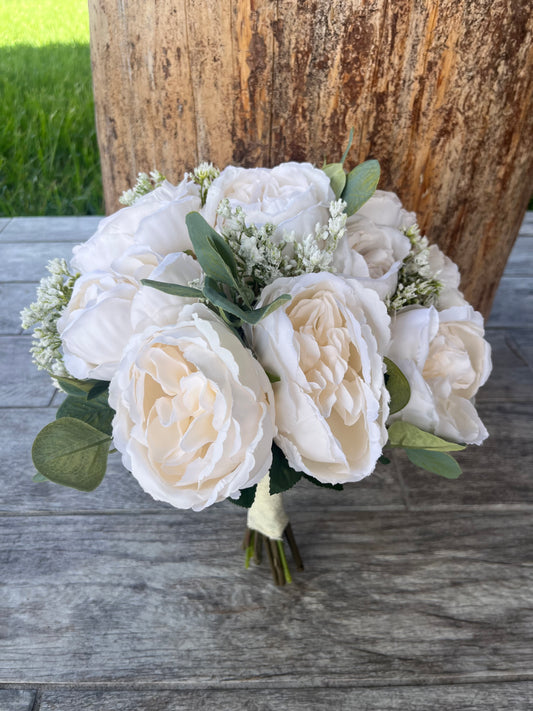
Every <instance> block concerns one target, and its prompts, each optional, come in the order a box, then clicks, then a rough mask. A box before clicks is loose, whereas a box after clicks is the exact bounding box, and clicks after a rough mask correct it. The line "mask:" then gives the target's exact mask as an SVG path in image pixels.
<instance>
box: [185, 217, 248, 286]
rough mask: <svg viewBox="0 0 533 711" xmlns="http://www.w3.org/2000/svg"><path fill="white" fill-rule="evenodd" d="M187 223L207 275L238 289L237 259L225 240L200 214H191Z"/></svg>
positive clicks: (197, 255)
mask: <svg viewBox="0 0 533 711" xmlns="http://www.w3.org/2000/svg"><path fill="white" fill-rule="evenodd" d="M185 222H186V223H187V229H188V230H189V237H190V239H191V242H192V245H193V247H194V252H195V254H196V258H197V260H198V262H199V264H200V266H201V267H202V269H203V270H204V272H205V274H206V275H207V276H208V277H210V278H211V279H214V280H215V281H219V282H222V283H223V284H228V285H229V286H233V287H234V288H236V289H238V284H237V280H236V277H237V265H236V263H235V257H234V256H233V252H232V251H231V249H230V248H229V247H228V245H227V244H226V242H225V240H224V239H223V238H222V237H221V236H220V235H219V234H218V232H215V230H214V229H213V228H212V227H211V225H209V224H208V223H207V222H206V221H205V220H204V218H203V217H202V216H201V215H200V213H198V212H189V214H188V215H187V216H186V218H185Z"/></svg>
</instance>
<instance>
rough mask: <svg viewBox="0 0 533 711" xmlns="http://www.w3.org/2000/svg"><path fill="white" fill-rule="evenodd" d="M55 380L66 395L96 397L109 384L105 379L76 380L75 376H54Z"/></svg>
mask: <svg viewBox="0 0 533 711" xmlns="http://www.w3.org/2000/svg"><path fill="white" fill-rule="evenodd" d="M55 380H57V382H58V384H59V386H60V388H61V390H63V392H65V393H67V395H74V396H75V397H83V398H91V397H96V396H97V395H99V394H100V393H101V392H103V391H104V390H107V388H108V386H109V382H108V381H107V380H76V378H61V377H56V378H55Z"/></svg>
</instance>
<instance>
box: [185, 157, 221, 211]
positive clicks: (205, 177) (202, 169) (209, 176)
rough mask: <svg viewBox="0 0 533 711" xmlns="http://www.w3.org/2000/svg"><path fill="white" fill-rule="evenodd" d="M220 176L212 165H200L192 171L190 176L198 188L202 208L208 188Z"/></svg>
mask: <svg viewBox="0 0 533 711" xmlns="http://www.w3.org/2000/svg"><path fill="white" fill-rule="evenodd" d="M219 175H220V170H219V169H218V168H215V166H214V165H213V164H212V163H206V162H205V161H204V162H203V163H200V165H199V166H198V167H197V168H195V169H194V171H193V173H192V175H191V176H188V177H191V178H192V180H193V181H194V182H195V183H196V184H197V185H199V186H200V200H201V201H202V207H203V206H204V205H205V201H206V199H207V191H208V190H209V186H210V185H211V183H212V182H213V180H214V179H215V178H218V176H219Z"/></svg>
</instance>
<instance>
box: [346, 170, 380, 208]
mask: <svg viewBox="0 0 533 711" xmlns="http://www.w3.org/2000/svg"><path fill="white" fill-rule="evenodd" d="M379 176H380V167H379V163H378V161H377V160H366V161H365V162H364V163H361V164H360V165H358V166H356V167H355V168H354V169H353V170H352V171H351V172H350V173H349V174H348V177H347V178H346V187H345V188H344V190H343V192H342V195H341V197H342V199H343V200H344V202H345V203H346V214H347V215H348V217H349V216H350V215H353V214H354V212H357V210H359V209H360V208H361V207H363V205H364V204H365V202H366V201H367V200H368V199H369V198H371V197H372V195H373V194H374V193H375V192H376V187H377V184H378V182H379Z"/></svg>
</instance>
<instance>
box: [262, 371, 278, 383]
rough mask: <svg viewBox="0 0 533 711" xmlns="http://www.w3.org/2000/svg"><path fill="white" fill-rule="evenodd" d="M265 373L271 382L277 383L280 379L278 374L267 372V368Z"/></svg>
mask: <svg viewBox="0 0 533 711" xmlns="http://www.w3.org/2000/svg"><path fill="white" fill-rule="evenodd" d="M265 373H266V376H267V378H268V379H269V380H270V382H271V383H279V382H280V381H281V378H280V377H279V375H275V374H274V373H269V371H268V370H265Z"/></svg>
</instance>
